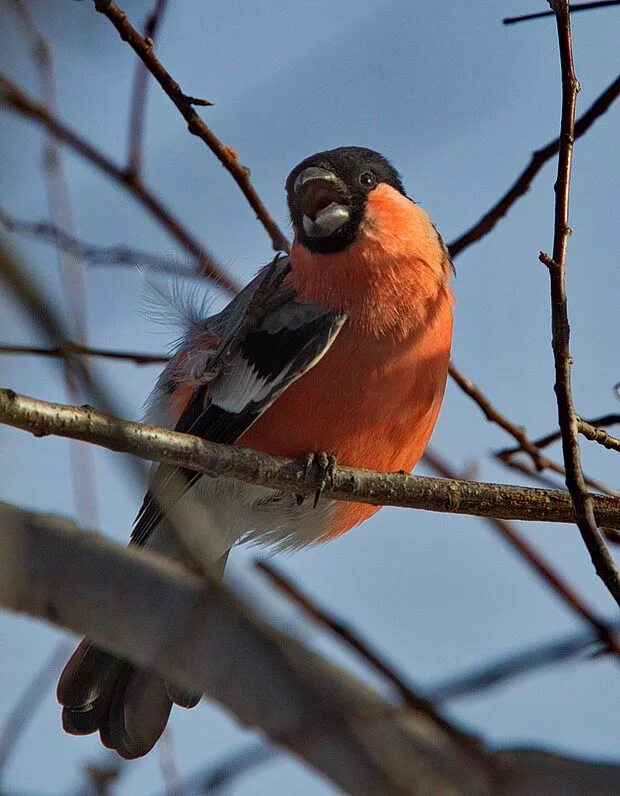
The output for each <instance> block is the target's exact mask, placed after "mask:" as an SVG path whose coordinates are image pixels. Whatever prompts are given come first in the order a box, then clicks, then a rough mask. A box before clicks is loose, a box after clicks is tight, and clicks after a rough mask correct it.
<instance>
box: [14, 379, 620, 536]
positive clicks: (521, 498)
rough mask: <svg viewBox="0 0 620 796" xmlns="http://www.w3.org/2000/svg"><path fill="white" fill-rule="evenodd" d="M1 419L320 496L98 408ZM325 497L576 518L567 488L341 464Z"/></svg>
mask: <svg viewBox="0 0 620 796" xmlns="http://www.w3.org/2000/svg"><path fill="white" fill-rule="evenodd" d="M0 422H2V423H5V424H8V425H11V426H13V427H15V428H21V429H23V430H24V431H29V432H31V433H32V434H34V435H35V436H47V435H50V434H52V435H56V436H61V437H67V438H69V439H80V440H82V441H84V442H90V443H93V444H95V445H100V446H102V447H105V448H108V449H109V450H115V451H119V452H124V453H131V454H133V455H134V456H139V457H140V458H144V459H149V460H152V461H162V462H166V463H167V464H172V465H175V466H178V467H186V468H188V469H190V470H195V471H197V472H201V473H206V474H207V475H211V476H229V477H231V478H237V479H239V480H241V481H246V482H248V483H253V484H259V485H260V486H266V487H271V488H273V489H282V490H284V491H288V492H293V493H295V494H303V495H307V496H310V495H314V494H315V492H316V488H317V483H316V477H315V475H314V474H310V475H307V474H306V467H305V464H304V463H303V462H297V461H294V460H291V459H283V458H280V457H276V456H270V455H268V454H265V453H259V452H257V451H251V450H249V449H247V448H241V447H239V446H236V445H220V444H218V443H214V442H208V441H207V440H204V439H201V438H200V437H194V436H191V435H189V434H180V433H178V432H175V431H169V430H166V429H162V428H157V427H155V426H150V425H147V424H144V423H134V422H131V421H129V420H120V419H118V418H114V417H110V416H109V415H105V414H103V413H101V412H97V411H96V410H95V409H93V408H92V407H88V406H87V407H83V406H82V407H78V406H66V405H63V404H58V403H51V402H47V401H39V400H37V399H36V398H29V397H27V396H24V395H17V394H16V393H14V392H13V391H12V390H0ZM323 494H324V496H325V497H328V498H333V499H334V500H345V501H352V502H357V503H368V504H370V505H374V506H401V507H403V508H418V509H425V510H427V511H439V512H448V513H453V514H469V515H473V516H483V517H500V518H501V517H503V518H512V519H520V520H526V521H532V522H569V523H572V522H574V521H575V513H574V509H573V506H572V503H571V499H570V495H569V494H568V493H567V492H566V491H564V490H550V489H532V488H529V487H521V486H508V485H504V484H490V483H483V482H474V481H459V480H457V479H441V478H426V477H423V476H414V475H407V474H405V473H380V472H373V471H371V470H358V469H355V468H353V467H336V469H335V471H334V478H333V483H329V484H328V485H326V487H325V489H324V492H323ZM593 500H594V505H595V508H596V513H597V516H598V517H599V520H600V522H601V523H604V524H605V525H609V526H610V527H619V528H620V500H616V499H614V498H609V497H604V496H602V495H593Z"/></svg>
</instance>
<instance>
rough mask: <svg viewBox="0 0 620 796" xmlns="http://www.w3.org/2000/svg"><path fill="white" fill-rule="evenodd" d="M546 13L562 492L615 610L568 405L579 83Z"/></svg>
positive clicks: (558, 3)
mask: <svg viewBox="0 0 620 796" xmlns="http://www.w3.org/2000/svg"><path fill="white" fill-rule="evenodd" d="M552 8H553V9H554V11H555V14H556V22H557V29H558V43H559V49H560V68H561V74H562V121H561V127H560V153H559V159H558V176H557V180H556V183H555V221H554V233H553V254H552V257H549V255H548V254H545V253H543V252H541V254H540V259H541V261H542V262H543V263H544V264H545V265H546V266H547V268H548V271H549V279H550V283H551V333H552V349H553V361H554V368H555V387H554V389H555V394H556V398H557V406H558V425H559V427H560V431H561V434H562V453H563V456H564V466H565V468H566V486H567V487H568V490H569V492H570V494H571V497H572V500H573V505H574V507H575V515H576V518H577V526H578V527H579V530H580V532H581V536H582V538H583V541H584V543H585V545H586V547H587V548H588V551H589V553H590V557H591V558H592V563H593V564H594V567H595V569H596V573H597V575H598V576H599V577H600V578H601V580H602V581H603V583H604V584H605V586H606V587H607V589H608V590H609V592H610V594H611V595H612V596H613V598H614V599H615V600H616V602H617V603H618V605H620V572H619V571H618V568H617V566H616V563H615V561H614V559H613V557H612V556H611V554H610V553H609V550H608V549H607V546H606V544H605V539H604V537H603V535H602V533H601V532H600V531H599V529H598V528H597V525H596V517H595V514H594V504H593V501H592V497H591V493H589V492H588V490H587V487H586V484H585V481H584V477H583V472H582V469H581V453H580V450H579V425H578V422H577V415H576V412H575V408H574V405H573V396H572V387H571V367H572V359H571V354H570V327H569V322H568V306H567V295H566V253H567V248H568V238H569V236H570V234H571V229H570V227H569V225H568V223H569V213H568V205H569V196H570V181H571V170H572V160H573V144H574V139H575V108H576V105H577V92H578V91H579V83H578V82H577V78H576V76H575V69H574V65H573V51H572V39H571V30H570V14H569V13H568V0H554V2H552Z"/></svg>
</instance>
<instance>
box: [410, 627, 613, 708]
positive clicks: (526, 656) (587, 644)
mask: <svg viewBox="0 0 620 796" xmlns="http://www.w3.org/2000/svg"><path fill="white" fill-rule="evenodd" d="M610 627H611V628H612V629H613V630H614V631H615V632H616V633H618V632H619V631H620V623H618V622H615V623H613V624H611V625H610ZM604 649H605V648H604V647H602V646H601V640H600V637H599V636H598V635H592V633H591V632H588V633H573V634H572V635H567V636H562V637H561V638H558V639H555V640H553V641H547V642H544V643H542V644H537V645H534V646H530V647H527V648H526V649H524V650H522V651H521V652H516V653H513V654H511V655H506V656H505V657H502V658H498V659H497V660H494V661H493V662H492V663H490V664H487V665H485V666H477V667H476V668H475V669H472V670H470V671H466V672H464V673H463V674H461V675H458V676H456V677H454V676H452V677H448V678H446V679H445V680H443V681H442V682H440V683H437V684H436V685H434V686H432V687H431V688H430V689H427V690H426V691H425V694H426V696H427V698H428V699H431V700H433V701H434V702H444V701H448V700H452V699H461V698H462V697H468V696H473V695H474V694H478V693H480V692H481V691H485V690H487V689H488V688H495V687H497V686H499V685H501V684H502V683H505V682H512V680H514V678H515V677H521V676H522V675H524V674H530V673H531V672H533V671H536V670H537V669H542V668H544V667H546V666H553V665H555V664H558V663H562V662H564V661H568V660H573V659H574V658H576V657H577V656H579V655H590V656H594V655H598V654H600V652H602V651H604Z"/></svg>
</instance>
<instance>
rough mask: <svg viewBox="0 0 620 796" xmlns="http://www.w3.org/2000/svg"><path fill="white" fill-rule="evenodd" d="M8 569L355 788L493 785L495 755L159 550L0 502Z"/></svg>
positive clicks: (37, 598)
mask: <svg viewBox="0 0 620 796" xmlns="http://www.w3.org/2000/svg"><path fill="white" fill-rule="evenodd" d="M0 567H2V577H1V578H0V603H2V604H3V605H5V606H6V607H8V608H10V609H12V610H16V611H21V612H25V613H28V614H30V615H32V616H39V617H41V618H44V619H46V620H47V621H51V622H53V623H54V624H56V625H60V626H63V627H67V628H70V629H72V630H74V631H77V632H80V633H83V634H85V635H87V636H88V637H89V638H90V639H92V640H93V641H94V642H95V643H97V644H100V645H102V646H103V647H104V648H105V649H109V650H110V651H112V652H114V653H116V654H119V655H122V657H123V658H126V659H128V660H130V661H132V662H134V663H136V664H138V665H140V666H143V667H146V668H148V669H150V670H153V671H157V672H159V673H160V674H162V675H165V676H166V677H167V678H168V679H170V680H171V681H172V682H175V683H177V684H178V685H180V686H183V687H188V688H192V689H194V691H195V690H198V691H199V692H202V693H205V694H207V695H208V696H210V697H211V698H213V699H215V700H217V701H218V702H219V703H220V704H222V705H224V706H225V707H226V708H228V710H230V711H231V712H232V713H233V714H234V715H235V716H236V717H237V718H238V719H239V720H240V721H241V722H242V723H243V724H246V725H248V726H250V727H259V728H261V729H262V730H263V732H265V733H266V735H267V736H268V737H269V738H270V739H271V740H272V741H273V742H274V743H276V744H278V745H280V746H284V747H285V748H287V749H289V750H290V751H292V752H293V753H294V754H296V755H297V756H299V757H300V758H302V760H305V761H306V762H307V763H308V764H309V765H311V766H313V767H314V768H315V769H317V770H318V771H320V772H322V773H323V774H324V775H325V776H327V777H329V778H330V779H331V780H332V781H333V782H334V783H336V784H337V785H338V786H339V787H340V788H341V789H342V790H343V791H345V792H348V793H351V792H354V793H381V794H400V795H401V796H404V794H427V793H443V792H458V793H462V794H486V793H491V792H492V788H491V781H492V779H491V777H492V771H493V757H492V755H490V754H488V755H487V756H486V766H483V765H481V763H480V759H479V758H477V757H476V758H475V757H472V756H471V755H470V754H469V752H468V751H467V750H466V749H465V748H463V747H461V746H460V745H459V744H457V743H455V741H454V740H453V739H452V738H451V736H449V735H447V734H446V733H444V732H443V731H442V730H441V729H440V728H439V727H436V726H435V725H434V724H433V723H432V722H431V721H430V720H429V718H428V717H427V716H423V715H422V714H419V713H418V712H417V711H414V710H412V709H410V708H408V709H407V710H401V709H399V708H398V707H397V706H396V705H393V704H390V703H389V702H387V701H386V700H384V699H382V698H381V697H379V696H378V695H377V694H376V693H374V692H373V691H371V690H370V689H369V688H368V687H367V686H365V685H363V684H362V683H361V682H359V681H358V680H357V679H356V678H354V677H352V676H351V675H349V674H347V673H346V672H344V671H343V670H341V669H339V668H338V667H336V666H334V665H333V664H331V663H329V662H327V661H326V660H324V659H322V658H321V657H320V656H319V655H317V654H316V653H314V652H312V651H310V650H309V649H307V648H305V647H303V646H302V645H301V644H300V643H299V642H297V641H295V640H294V639H291V638H289V637H287V636H286V635H285V634H283V633H281V632H279V631H277V630H275V629H274V628H272V627H270V626H269V625H268V624H267V622H265V621H264V620H262V619H260V618H259V617H258V616H257V615H256V614H255V613H254V612H253V611H252V610H251V609H250V608H249V607H248V606H246V605H244V604H243V603H241V602H240V601H239V600H238V599H237V598H235V597H234V596H233V595H231V594H230V593H228V592H227V591H226V590H224V589H223V588H218V587H214V586H212V585H210V584H209V583H208V582H206V581H205V580H204V579H202V578H199V577H197V576H195V575H193V574H191V573H189V572H187V571H186V570H185V569H184V568H182V567H180V566H178V565H176V564H175V563H173V562H171V561H169V560H166V559H164V558H163V557H161V556H155V555H152V554H149V553H147V552H146V551H144V550H140V549H136V548H130V549H123V548H121V547H120V546H119V545H117V544H115V543H112V542H109V541H107V540H104V539H103V538H101V537H98V536H97V535H96V534H92V533H91V534H85V533H82V532H80V531H78V530H76V528H75V527H74V526H73V525H72V523H70V522H67V521H66V520H63V519H61V518H58V517H50V516H40V515H35V514H31V513H28V512H24V511H21V510H19V509H16V508H14V507H11V506H8V505H6V504H0ZM180 640H182V643H176V642H177V641H180ZM472 743H473V739H472Z"/></svg>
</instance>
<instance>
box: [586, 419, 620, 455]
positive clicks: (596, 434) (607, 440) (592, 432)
mask: <svg viewBox="0 0 620 796" xmlns="http://www.w3.org/2000/svg"><path fill="white" fill-rule="evenodd" d="M613 417H614V420H612V421H611V422H613V423H618V422H620V416H619V415H613ZM601 425H610V423H609V421H608V422H607V423H606V424H603V423H601ZM577 427H578V429H579V433H580V434H583V436H584V437H585V438H586V439H589V440H591V441H592V442H598V444H599V445H602V446H603V447H605V448H607V449H608V450H614V451H620V439H618V438H617V437H613V436H612V435H611V434H609V433H608V432H607V431H605V430H604V429H602V428H597V427H596V423H590V422H589V421H587V420H582V419H581V418H580V417H578V418H577Z"/></svg>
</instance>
